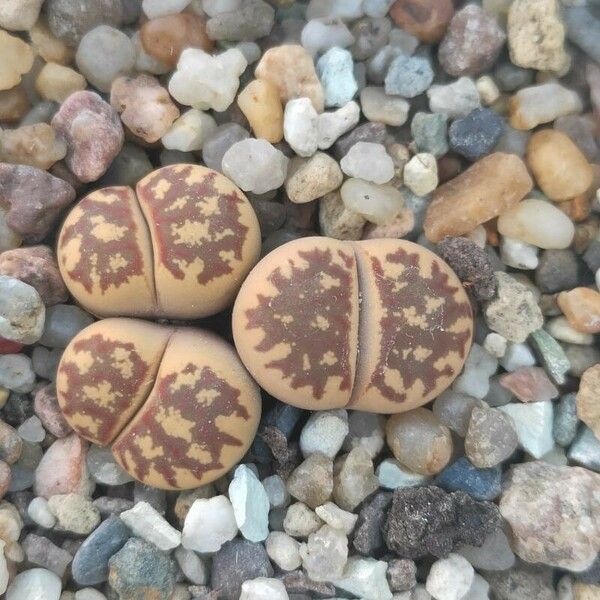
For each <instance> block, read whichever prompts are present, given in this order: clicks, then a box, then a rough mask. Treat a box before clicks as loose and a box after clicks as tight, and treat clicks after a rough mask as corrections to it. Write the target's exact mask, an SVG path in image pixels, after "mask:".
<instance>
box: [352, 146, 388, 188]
mask: <svg viewBox="0 0 600 600" xmlns="http://www.w3.org/2000/svg"><path fill="white" fill-rule="evenodd" d="M340 167H341V168H342V171H344V173H345V174H346V175H348V177H358V178H360V179H364V180H365V181H371V182H372V183H377V184H382V183H387V182H388V181H389V180H390V179H392V177H393V176H394V161H393V160H392V157H391V156H390V155H389V154H388V153H387V152H386V150H385V146H384V145H383V144H374V143H373V142H356V144H354V145H353V146H352V147H351V148H350V150H348V152H347V153H346V155H345V156H344V157H343V158H342V160H341V161H340Z"/></svg>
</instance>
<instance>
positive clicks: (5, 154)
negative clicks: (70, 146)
mask: <svg viewBox="0 0 600 600" xmlns="http://www.w3.org/2000/svg"><path fill="white" fill-rule="evenodd" d="M0 142H1V144H2V148H1V149H0V158H1V159H2V160H3V161H4V162H7V163H13V164H21V165H29V166H32V167H37V168H38V169H44V170H46V169H49V168H50V167H51V166H52V165H53V164H54V163H55V162H57V161H59V160H61V159H63V158H64V157H65V156H66V154H67V145H66V144H65V142H64V140H63V139H61V138H60V137H58V136H57V135H56V131H55V130H54V129H53V128H52V127H50V125H48V124H47V123H36V124H35V125H25V126H23V127H19V128H17V129H12V130H10V129H7V130H5V131H3V132H2V133H1V134H0Z"/></svg>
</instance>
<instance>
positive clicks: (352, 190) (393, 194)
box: [340, 178, 404, 225]
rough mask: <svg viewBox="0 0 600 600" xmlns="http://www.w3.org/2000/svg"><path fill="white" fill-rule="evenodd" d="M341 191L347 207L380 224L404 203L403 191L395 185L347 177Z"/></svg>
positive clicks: (393, 215)
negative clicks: (378, 183)
mask: <svg viewBox="0 0 600 600" xmlns="http://www.w3.org/2000/svg"><path fill="white" fill-rule="evenodd" d="M340 191H341V195H342V201H343V202H344V205H345V206H346V208H348V209H349V210H351V211H354V212H355V213H358V214H359V215H361V216H363V217H364V218H365V219H367V220H368V221H370V222H371V223H375V224H379V225H384V224H385V223H387V222H388V221H390V220H391V219H392V218H393V217H395V216H396V215H397V214H398V213H399V212H400V210H401V209H402V206H403V204H404V198H403V197H402V193H401V192H400V191H398V190H397V189H396V188H395V187H393V186H391V185H377V184H374V183H370V182H368V181H364V180H362V179H356V178H351V179H347V180H346V181H345V182H344V184H343V185H342V187H341V190H340Z"/></svg>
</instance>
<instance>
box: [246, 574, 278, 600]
mask: <svg viewBox="0 0 600 600" xmlns="http://www.w3.org/2000/svg"><path fill="white" fill-rule="evenodd" d="M288 598H289V596H288V593H287V591H286V589H285V586H284V585H283V583H282V582H281V581H280V580H279V579H272V578H268V577H257V578H256V579H248V580H246V581H244V583H242V593H241V594H240V598H239V600H288Z"/></svg>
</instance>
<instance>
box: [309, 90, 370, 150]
mask: <svg viewBox="0 0 600 600" xmlns="http://www.w3.org/2000/svg"><path fill="white" fill-rule="evenodd" d="M361 104H362V100H361ZM363 109H364V107H363ZM359 119H360V107H359V105H358V104H357V103H356V102H355V101H354V100H352V101H351V102H348V103H347V104H345V105H344V106H342V107H341V108H338V109H337V110H335V111H330V112H324V113H321V114H320V115H319V117H318V122H317V146H318V147H319V149H320V150H326V149H327V148H330V147H331V146H332V145H333V144H334V143H335V142H336V140H337V139H338V138H339V137H340V136H341V135H343V134H344V133H346V132H348V131H350V130H352V129H353V128H354V126H355V125H356V124H357V123H358V121H359Z"/></svg>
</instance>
